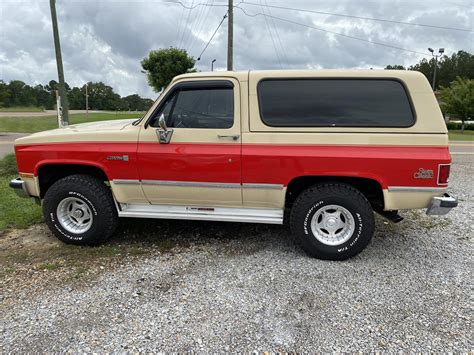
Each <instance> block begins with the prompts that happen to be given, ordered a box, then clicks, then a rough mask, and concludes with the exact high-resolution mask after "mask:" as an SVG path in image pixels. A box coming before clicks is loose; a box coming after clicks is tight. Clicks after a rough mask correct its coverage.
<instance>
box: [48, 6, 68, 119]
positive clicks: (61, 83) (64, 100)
mask: <svg viewBox="0 0 474 355" xmlns="http://www.w3.org/2000/svg"><path fill="white" fill-rule="evenodd" d="M49 6H50V7H51V21H52V23H53V37H54V49H55V50H56V64H57V67H58V79H59V96H60V99H61V107H62V110H61V111H62V120H63V123H64V125H66V126H67V125H68V124H69V105H68V101H67V96H66V85H65V84H64V71H63V59H62V57H61V45H60V43H59V30H58V19H57V17H56V0H49Z"/></svg>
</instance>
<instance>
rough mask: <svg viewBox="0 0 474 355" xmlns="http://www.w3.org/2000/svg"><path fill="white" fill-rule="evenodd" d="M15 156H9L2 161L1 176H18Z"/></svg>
mask: <svg viewBox="0 0 474 355" xmlns="http://www.w3.org/2000/svg"><path fill="white" fill-rule="evenodd" d="M17 172H18V170H17V168H16V159H15V154H7V155H6V156H5V157H3V159H0V176H10V175H15V174H17Z"/></svg>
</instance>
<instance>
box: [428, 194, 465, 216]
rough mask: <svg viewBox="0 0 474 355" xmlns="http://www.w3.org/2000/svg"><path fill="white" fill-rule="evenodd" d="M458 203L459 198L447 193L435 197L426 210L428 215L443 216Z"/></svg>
mask: <svg viewBox="0 0 474 355" xmlns="http://www.w3.org/2000/svg"><path fill="white" fill-rule="evenodd" d="M457 205H458V199H457V198H455V197H453V196H450V195H449V194H448V193H445V194H444V195H443V196H440V197H438V196H437V197H433V198H432V199H431V202H430V204H429V206H428V208H427V210H426V214H427V215H437V216H442V215H445V214H447V213H448V212H449V211H451V209H453V208H454V207H456V206H457Z"/></svg>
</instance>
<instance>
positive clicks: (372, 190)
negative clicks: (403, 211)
mask: <svg viewBox="0 0 474 355" xmlns="http://www.w3.org/2000/svg"><path fill="white" fill-rule="evenodd" d="M328 182H332V183H337V182H340V183H345V184H348V185H351V186H353V187H354V188H356V189H357V190H359V191H360V192H361V193H362V194H363V195H364V196H365V197H366V198H367V200H369V202H370V204H371V205H372V208H373V209H374V210H383V208H384V199H383V190H382V186H381V185H380V184H379V182H378V181H376V180H372V179H366V178H359V177H346V176H300V177H297V178H295V179H293V180H291V181H290V183H289V184H288V187H287V189H286V197H285V208H291V206H292V205H293V202H294V201H295V199H296V198H297V197H298V195H299V194H300V193H301V192H303V191H304V190H306V189H307V188H309V187H311V186H313V185H316V184H321V183H328Z"/></svg>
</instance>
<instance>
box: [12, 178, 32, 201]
mask: <svg viewBox="0 0 474 355" xmlns="http://www.w3.org/2000/svg"><path fill="white" fill-rule="evenodd" d="M9 185H10V187H11V188H12V189H14V190H15V193H16V194H17V195H18V196H20V197H30V194H29V193H28V191H27V190H26V185H25V182H24V181H23V180H22V179H21V178H19V177H18V178H16V179H13V180H11V181H10V184H9Z"/></svg>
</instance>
